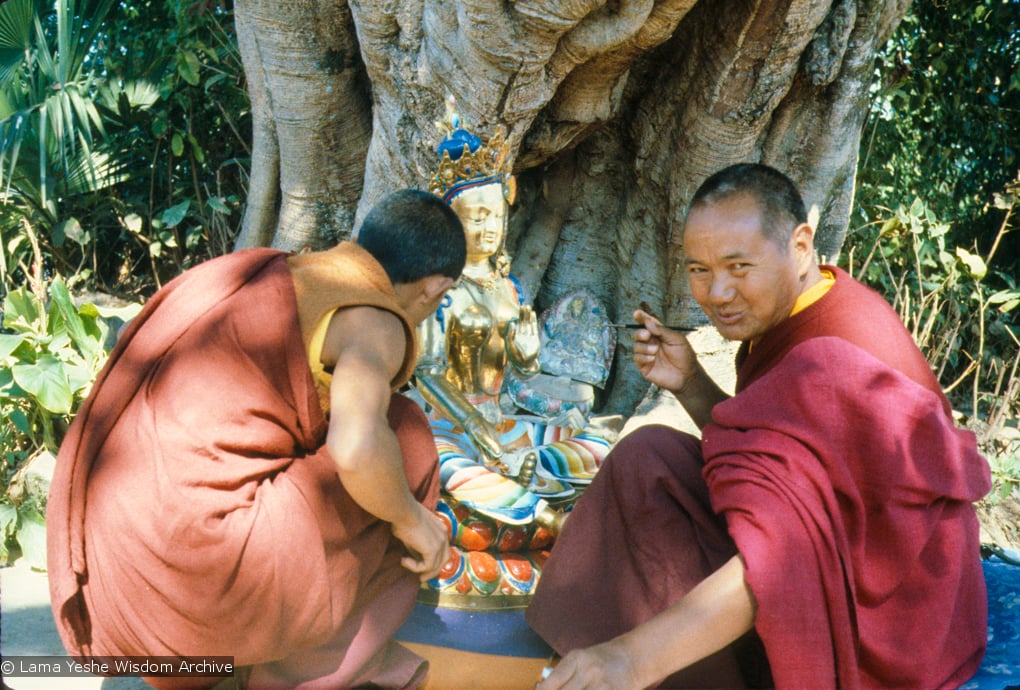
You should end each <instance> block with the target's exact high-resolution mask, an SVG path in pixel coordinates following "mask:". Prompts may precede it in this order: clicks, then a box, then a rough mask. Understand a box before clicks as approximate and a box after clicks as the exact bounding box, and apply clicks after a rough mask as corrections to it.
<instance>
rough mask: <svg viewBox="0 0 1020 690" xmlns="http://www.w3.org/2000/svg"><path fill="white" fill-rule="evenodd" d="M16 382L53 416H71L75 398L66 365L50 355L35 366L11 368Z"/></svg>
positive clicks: (17, 365) (44, 356) (46, 355)
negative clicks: (65, 369) (65, 368)
mask: <svg viewBox="0 0 1020 690" xmlns="http://www.w3.org/2000/svg"><path fill="white" fill-rule="evenodd" d="M11 373H12V374H13V375H14V381H15V383H17V384H18V385H19V386H21V387H22V388H23V389H24V390H25V392H26V393H28V394H29V395H31V396H32V397H33V398H35V400H36V401H37V402H38V403H39V404H40V405H41V406H42V407H43V408H45V409H46V410H48V411H50V412H52V413H53V414H69V413H70V412H71V405H72V403H73V402H74V396H73V395H72V394H71V385H70V383H69V382H68V380H67V373H66V372H65V371H64V365H63V364H62V363H61V361H60V360H59V359H57V358H56V357H54V356H53V355H50V354H44V355H42V356H41V357H39V359H38V360H36V361H35V363H34V364H15V365H14V366H13V367H11Z"/></svg>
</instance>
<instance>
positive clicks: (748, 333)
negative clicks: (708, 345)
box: [684, 194, 814, 341]
mask: <svg viewBox="0 0 1020 690" xmlns="http://www.w3.org/2000/svg"><path fill="white" fill-rule="evenodd" d="M805 233H806V237H805ZM813 251H814V249H813V231H812V230H811V228H810V227H809V226H807V225H806V224H803V225H800V226H798V227H797V229H796V230H795V231H794V232H793V234H792V236H791V238H790V241H789V242H788V243H787V244H786V245H785V246H781V245H780V244H778V243H777V242H776V241H775V240H773V239H769V238H768V237H766V236H765V235H764V234H763V232H762V218H761V211H760V210H759V208H758V203H757V201H756V200H755V199H754V198H753V197H752V196H750V195H746V194H739V195H736V196H731V197H729V198H726V199H723V200H722V201H719V202H713V203H707V204H702V205H699V206H697V207H696V208H694V209H692V210H691V212H690V214H689V215H688V217H687V225H686V226H685V229H684V253H685V255H686V267H687V276H688V280H689V281H690V286H691V293H692V295H693V296H694V298H695V299H696V300H697V301H698V304H700V305H701V308H702V309H703V310H704V311H705V314H706V315H707V316H708V318H709V320H711V322H712V323H713V324H714V325H715V327H716V328H717V329H719V333H720V334H721V335H722V336H723V337H725V338H728V339H730V340H751V341H755V340H757V339H758V338H760V337H761V336H763V335H764V334H765V333H767V332H768V331H770V330H771V329H773V328H775V326H776V325H778V324H779V323H781V322H782V321H783V320H785V319H786V318H787V317H789V315H790V313H791V311H792V310H793V306H794V304H795V303H796V301H797V297H798V296H799V295H800V293H801V292H802V290H803V289H804V277H805V275H806V274H807V272H808V269H809V267H810V266H811V265H813V261H814V257H813Z"/></svg>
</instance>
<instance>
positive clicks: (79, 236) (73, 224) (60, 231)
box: [50, 218, 85, 247]
mask: <svg viewBox="0 0 1020 690" xmlns="http://www.w3.org/2000/svg"><path fill="white" fill-rule="evenodd" d="M50 236H51V237H52V238H53V244H54V245H56V246H58V247H60V246H63V244H64V240H65V239H69V240H71V241H73V242H75V243H76V244H78V245H79V246H85V233H84V231H83V230H82V228H81V223H79V222H78V219H77V218H68V219H67V220H62V221H60V222H59V223H57V224H56V225H54V226H53V229H52V230H51V231H50Z"/></svg>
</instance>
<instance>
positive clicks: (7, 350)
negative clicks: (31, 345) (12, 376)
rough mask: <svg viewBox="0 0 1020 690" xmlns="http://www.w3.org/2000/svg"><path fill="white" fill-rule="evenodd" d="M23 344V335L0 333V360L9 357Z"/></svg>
mask: <svg viewBox="0 0 1020 690" xmlns="http://www.w3.org/2000/svg"><path fill="white" fill-rule="evenodd" d="M23 342H25V336H24V335H17V334H12V333H0V359H5V358H6V357H9V356H10V354H11V353H12V352H14V351H15V350H16V349H18V346H19V345H21V344H22V343H23Z"/></svg>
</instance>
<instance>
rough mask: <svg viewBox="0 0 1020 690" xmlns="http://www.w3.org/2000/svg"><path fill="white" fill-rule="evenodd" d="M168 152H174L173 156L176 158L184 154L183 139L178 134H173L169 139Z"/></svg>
mask: <svg viewBox="0 0 1020 690" xmlns="http://www.w3.org/2000/svg"><path fill="white" fill-rule="evenodd" d="M170 150H171V151H173V152H174V155H175V156H177V157H178V158H180V157H181V154H183V153H184V137H182V136H181V135H180V134H179V133H178V132H174V135H173V136H172V137H171V138H170Z"/></svg>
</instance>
